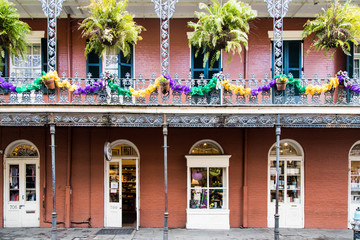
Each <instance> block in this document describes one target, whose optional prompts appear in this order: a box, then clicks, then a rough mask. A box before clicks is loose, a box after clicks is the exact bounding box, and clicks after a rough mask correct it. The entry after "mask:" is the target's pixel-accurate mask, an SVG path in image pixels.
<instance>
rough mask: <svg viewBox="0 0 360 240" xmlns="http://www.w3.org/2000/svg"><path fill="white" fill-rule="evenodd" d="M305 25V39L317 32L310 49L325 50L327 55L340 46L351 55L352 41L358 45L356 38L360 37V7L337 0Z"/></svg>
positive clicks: (303, 35)
mask: <svg viewBox="0 0 360 240" xmlns="http://www.w3.org/2000/svg"><path fill="white" fill-rule="evenodd" d="M304 27H305V28H304V30H303V33H302V38H303V39H304V38H306V37H308V36H309V35H311V34H313V33H314V34H315V35H314V41H313V43H312V45H311V47H310V49H311V48H314V49H315V50H317V51H319V50H324V54H325V56H326V54H327V53H328V52H329V51H330V50H331V49H334V52H335V49H336V48H338V47H340V48H341V49H342V51H343V52H344V53H345V54H347V55H350V52H349V50H350V42H353V43H354V44H355V45H357V44H358V42H357V41H356V39H359V38H360V8H359V7H358V6H356V5H352V4H350V1H347V2H346V3H345V4H343V5H342V4H340V3H339V2H337V1H336V2H335V3H333V4H332V5H331V7H330V8H329V9H327V10H325V9H323V12H322V13H321V14H317V15H316V18H315V19H314V20H312V21H310V20H308V21H307V22H306V23H305V25H304ZM310 49H309V50H308V52H309V51H310ZM334 52H333V53H332V54H331V57H333V55H334Z"/></svg>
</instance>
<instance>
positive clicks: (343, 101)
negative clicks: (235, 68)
mask: <svg viewBox="0 0 360 240" xmlns="http://www.w3.org/2000/svg"><path fill="white" fill-rule="evenodd" d="M155 79H156V78H155V76H154V75H153V76H152V78H142V77H141V75H140V76H139V78H136V79H131V78H123V79H116V80H115V83H116V84H118V85H119V86H120V87H121V88H122V89H125V90H128V89H129V88H130V87H131V88H133V89H134V90H143V89H146V88H147V87H148V86H149V85H150V84H154V82H155ZM329 79H330V78H317V77H316V76H315V77H314V78H311V79H309V78H306V79H305V78H302V79H300V81H301V84H302V85H303V86H307V85H309V84H311V85H313V86H318V85H322V84H326V83H328V82H329ZM4 80H5V81H6V82H7V83H10V84H12V85H13V86H24V85H26V84H32V83H34V80H35V79H34V78H14V77H10V78H4ZM61 80H62V81H63V80H67V81H68V82H70V83H71V84H76V85H78V86H81V87H84V86H91V85H93V84H94V83H96V82H100V81H102V80H101V79H96V78H79V77H74V78H66V77H65V76H64V75H63V77H62V78H61ZM173 80H175V81H176V83H177V84H181V85H187V86H189V87H199V86H205V85H206V84H208V83H209V81H210V80H209V79H191V78H186V79H183V78H178V76H177V75H175V77H174V78H173ZM270 81H271V79H270V78H268V77H267V76H265V77H264V78H261V79H259V78H255V76H253V77H252V78H251V79H243V78H242V77H241V75H240V76H239V78H238V79H233V80H229V82H230V83H231V84H234V85H236V86H244V87H245V88H251V89H256V88H259V87H262V86H264V85H266V84H268V83H269V82H270ZM350 81H351V83H352V84H354V85H355V84H357V85H360V79H358V78H356V79H350ZM9 104H50V105H52V104H74V105H79V104H80V105H81V104H82V105H133V106H141V105H203V106H207V105H208V106H212V105H214V106H216V105H232V106H234V105H317V106H319V105H360V98H359V93H358V92H357V91H352V90H351V89H346V88H338V89H337V90H335V89H332V90H330V91H325V92H320V93H317V92H315V93H314V94H313V95H311V94H309V93H308V94H305V93H304V92H300V91H299V90H298V89H297V87H296V86H295V85H290V84H288V85H287V87H286V89H285V90H284V91H278V90H277V89H276V86H273V87H272V88H270V89H269V90H267V91H264V90H263V91H259V92H258V93H257V94H254V95H253V94H246V95H242V94H240V93H238V92H237V93H234V92H233V91H231V90H230V89H229V90H226V89H224V88H223V87H220V88H217V89H216V88H214V89H212V90H211V91H210V92H208V93H204V94H203V95H198V94H195V95H192V94H191V92H189V93H186V94H184V93H180V92H176V91H173V90H170V92H169V93H168V94H163V93H162V92H161V91H160V90H159V89H156V90H155V91H153V92H151V93H150V94H149V95H146V96H140V97H134V96H131V95H130V96H129V95H119V94H118V92H117V91H112V90H111V89H110V88H109V86H108V85H107V84H106V83H105V86H104V87H100V88H98V89H96V91H95V92H88V93H86V94H74V93H73V92H71V91H69V90H68V88H56V89H55V90H49V89H47V88H46V87H45V86H41V88H40V89H38V90H30V91H24V92H21V93H19V92H17V91H10V90H9V89H6V88H1V87H0V105H9Z"/></svg>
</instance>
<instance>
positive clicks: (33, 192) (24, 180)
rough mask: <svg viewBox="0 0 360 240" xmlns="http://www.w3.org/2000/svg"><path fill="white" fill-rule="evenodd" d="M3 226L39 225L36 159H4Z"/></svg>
mask: <svg viewBox="0 0 360 240" xmlns="http://www.w3.org/2000/svg"><path fill="white" fill-rule="evenodd" d="M6 161H7V164H6V175H5V181H6V182H5V184H6V185H5V186H6V188H5V191H6V192H7V194H6V195H5V205H6V206H5V221H4V223H5V224H4V225H5V227H39V226H40V219H39V217H40V206H39V200H38V199H39V178H38V175H39V168H38V163H37V162H38V160H26V159H23V160H13V159H10V160H6Z"/></svg>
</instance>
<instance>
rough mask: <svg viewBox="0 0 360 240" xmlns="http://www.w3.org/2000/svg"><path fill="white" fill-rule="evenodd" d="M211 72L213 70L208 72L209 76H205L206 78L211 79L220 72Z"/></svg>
mask: <svg viewBox="0 0 360 240" xmlns="http://www.w3.org/2000/svg"><path fill="white" fill-rule="evenodd" d="M213 70H214V71H209V75H208V76H207V78H209V79H211V78H212V77H213V75H214V74H215V73H219V72H220V71H219V70H217V71H215V69H213Z"/></svg>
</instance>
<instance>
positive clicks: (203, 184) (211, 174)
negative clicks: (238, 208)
mask: <svg viewBox="0 0 360 240" xmlns="http://www.w3.org/2000/svg"><path fill="white" fill-rule="evenodd" d="M189 153H190V155H187V156H186V159H187V186H188V187H187V202H188V203H187V223H186V227H187V228H192V229H229V228H230V224H229V213H230V211H229V208H228V206H229V205H228V202H229V197H228V196H229V188H228V182H229V175H228V168H229V158H230V155H224V153H223V150H222V148H221V147H220V145H218V144H217V143H215V142H213V141H211V140H203V141H200V142H198V143H196V144H194V146H193V147H192V148H191V150H190V152H189Z"/></svg>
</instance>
